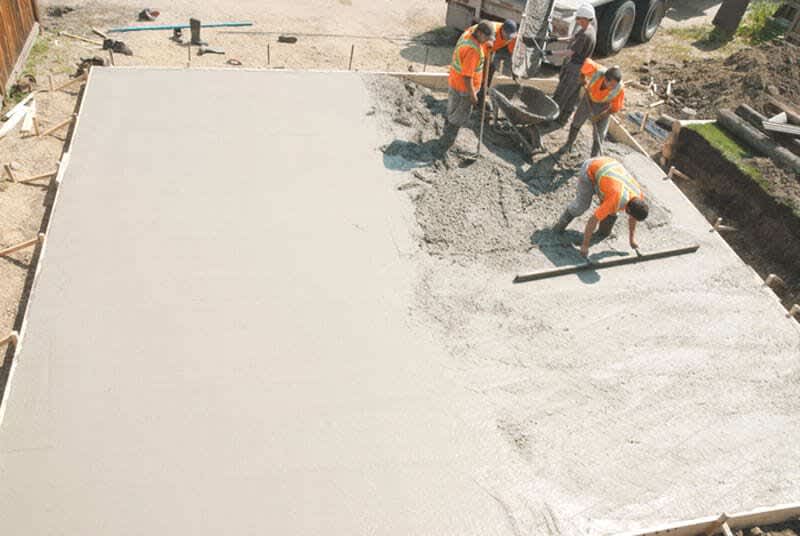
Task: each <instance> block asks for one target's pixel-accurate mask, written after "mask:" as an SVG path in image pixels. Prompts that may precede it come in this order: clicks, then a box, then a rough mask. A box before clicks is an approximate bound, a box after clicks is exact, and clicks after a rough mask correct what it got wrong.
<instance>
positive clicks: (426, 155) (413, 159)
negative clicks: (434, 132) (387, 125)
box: [381, 139, 442, 171]
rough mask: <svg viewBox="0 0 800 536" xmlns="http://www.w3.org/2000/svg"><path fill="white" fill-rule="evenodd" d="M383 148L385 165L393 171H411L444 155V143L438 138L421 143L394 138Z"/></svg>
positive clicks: (428, 164)
mask: <svg viewBox="0 0 800 536" xmlns="http://www.w3.org/2000/svg"><path fill="white" fill-rule="evenodd" d="M381 150H382V151H383V165H384V167H385V168H386V169H391V170H393V171H411V170H414V169H417V168H422V167H427V166H430V165H431V164H433V162H434V161H435V160H436V159H437V158H441V155H442V145H441V143H440V142H439V140H438V139H434V140H429V141H425V142H421V143H415V142H412V141H405V140H394V141H393V142H392V143H390V144H389V145H385V146H384V147H382V148H381Z"/></svg>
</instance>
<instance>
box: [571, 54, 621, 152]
mask: <svg viewBox="0 0 800 536" xmlns="http://www.w3.org/2000/svg"><path fill="white" fill-rule="evenodd" d="M581 83H582V84H583V88H584V91H583V97H581V98H580V102H579V103H578V109H577V110H576V111H575V116H574V117H573V118H572V125H570V127H569V136H568V137H567V143H565V144H564V146H563V147H562V148H561V149H560V151H559V152H569V151H571V150H572V146H573V144H574V143H575V140H576V139H577V138H578V132H579V131H580V129H581V126H583V124H584V123H585V122H586V120H587V119H588V120H590V121H591V122H592V156H597V155H599V154H601V153H602V151H603V140H605V138H606V134H607V133H608V122H609V120H610V116H611V114H614V113H617V112H619V111H620V110H621V109H622V105H623V104H624V100H625V88H624V86H623V83H622V71H621V70H620V68H619V67H617V66H616V65H615V66H614V67H611V68H610V69H606V68H604V67H603V66H602V65H600V64H599V63H596V62H595V61H593V60H592V59H591V58H586V61H584V62H583V67H581Z"/></svg>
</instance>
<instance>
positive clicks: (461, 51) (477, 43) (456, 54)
mask: <svg viewBox="0 0 800 536" xmlns="http://www.w3.org/2000/svg"><path fill="white" fill-rule="evenodd" d="M493 39H494V27H493V26H492V25H491V23H489V22H487V21H481V22H480V23H479V24H478V25H476V26H474V27H472V28H468V29H467V30H466V31H465V32H464V33H463V34H462V35H461V38H459V40H458V43H456V48H455V50H454V51H453V61H452V63H451V64H450V75H449V77H448V85H449V86H450V88H449V90H448V93H447V118H446V119H445V123H444V132H443V133H442V137H441V138H440V140H439V141H440V147H441V150H442V152H444V151H446V150H447V149H449V148H450V147H452V146H453V143H455V141H456V136H458V131H459V129H460V128H461V127H463V126H466V125H467V123H468V122H469V118H470V114H471V112H472V108H473V107H474V106H477V105H478V92H479V91H480V90H481V85H482V83H483V69H484V67H485V63H486V58H487V56H488V55H489V49H490V47H491V46H492V40H493Z"/></svg>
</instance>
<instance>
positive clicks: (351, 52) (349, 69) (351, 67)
mask: <svg viewBox="0 0 800 536" xmlns="http://www.w3.org/2000/svg"><path fill="white" fill-rule="evenodd" d="M355 51H356V46H355V45H350V64H349V65H348V66H347V70H348V71H352V70H353V53H354V52H355Z"/></svg>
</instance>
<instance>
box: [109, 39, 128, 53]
mask: <svg viewBox="0 0 800 536" xmlns="http://www.w3.org/2000/svg"><path fill="white" fill-rule="evenodd" d="M103 50H111V51H112V52H116V53H117V54H124V55H126V56H133V51H132V50H131V49H130V48H129V47H128V45H126V44H125V43H124V42H122V41H116V40H114V39H106V40H105V41H103Z"/></svg>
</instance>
